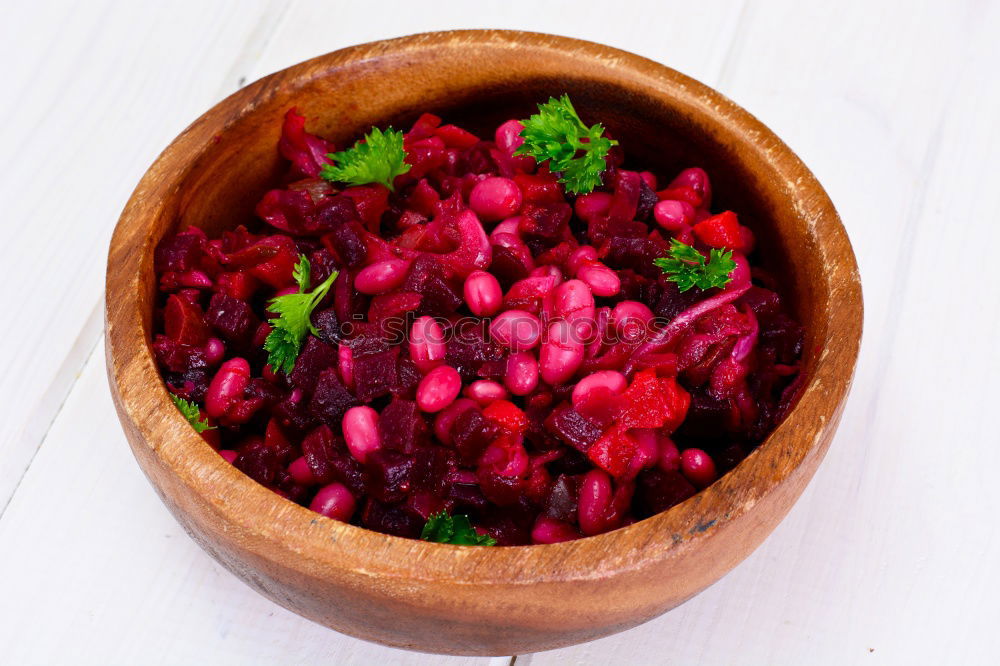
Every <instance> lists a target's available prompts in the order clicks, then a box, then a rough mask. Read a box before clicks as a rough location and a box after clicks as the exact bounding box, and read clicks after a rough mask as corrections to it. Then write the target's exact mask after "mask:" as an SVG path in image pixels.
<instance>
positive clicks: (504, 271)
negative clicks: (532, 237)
mask: <svg viewBox="0 0 1000 666" xmlns="http://www.w3.org/2000/svg"><path fill="white" fill-rule="evenodd" d="M530 272H531V268H530V267H529V265H528V263H526V262H525V260H524V257H523V256H521V254H520V253H519V252H516V251H514V250H512V249H510V248H506V247H503V246H501V245H496V244H494V245H493V261H492V262H491V263H490V273H492V274H493V275H494V276H495V277H496V278H497V280H498V281H499V282H500V284H501V285H502V286H503V287H505V288H506V287H509V286H510V285H511V284H513V283H515V282H517V281H518V280H523V279H524V278H526V277H528V274H529V273H530Z"/></svg>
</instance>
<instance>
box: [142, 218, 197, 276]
mask: <svg viewBox="0 0 1000 666" xmlns="http://www.w3.org/2000/svg"><path fill="white" fill-rule="evenodd" d="M204 247H205V232H204V231H202V230H201V229H197V228H194V227H191V228H190V229H188V230H187V231H182V232H180V233H178V234H174V235H173V236H165V237H164V238H163V239H162V240H161V241H160V242H159V244H158V245H157V246H156V252H155V253H154V255H153V268H154V269H155V270H156V272H157V273H166V272H167V271H171V272H177V273H184V272H187V271H190V270H193V269H195V268H197V267H198V261H199V259H200V258H201V255H202V252H203V250H204Z"/></svg>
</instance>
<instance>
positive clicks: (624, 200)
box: [608, 169, 642, 236]
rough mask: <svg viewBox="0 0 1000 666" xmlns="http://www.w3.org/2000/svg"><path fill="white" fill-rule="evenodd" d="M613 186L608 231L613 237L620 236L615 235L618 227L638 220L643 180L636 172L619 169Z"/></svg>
mask: <svg viewBox="0 0 1000 666" xmlns="http://www.w3.org/2000/svg"><path fill="white" fill-rule="evenodd" d="M613 186H614V193H613V194H612V196H611V208H610V209H609V210H608V231H609V232H610V233H611V235H612V236H616V235H618V234H616V233H615V229H616V227H617V226H618V225H620V224H624V223H627V222H631V221H632V220H634V219H635V218H636V213H637V212H638V209H639V195H640V193H641V188H642V179H641V178H640V177H639V174H638V173H636V172H635V171H626V170H624V169H618V170H616V171H615V175H614V182H613Z"/></svg>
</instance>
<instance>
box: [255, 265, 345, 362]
mask: <svg viewBox="0 0 1000 666" xmlns="http://www.w3.org/2000/svg"><path fill="white" fill-rule="evenodd" d="M309 273H310V268H309V260H308V259H307V258H306V257H305V256H304V255H302V256H301V257H300V258H299V263H297V264H296V265H295V268H294V269H293V270H292V277H294V278H295V282H296V283H297V284H298V285H299V291H298V293H295V294H285V295H284V296H278V297H277V298H272V299H271V301H270V302H269V303H268V305H267V309H268V310H269V311H270V312H273V313H275V314H277V315H278V316H277V317H274V318H272V319H269V320H268V323H269V324H271V327H272V330H271V332H270V333H268V335H267V339H266V340H264V350H265V351H267V354H268V356H267V362H268V363H270V364H271V368H272V369H273V370H274V371H275V372H284V373H285V374H286V375H287V374H289V373H291V372H292V370H293V369H294V368H295V359H297V358H298V357H299V352H301V351H302V342H303V341H304V340H305V337H306V335H307V334H308V333H309V332H312V334H313V335H317V331H316V328H315V327H314V326H313V325H312V321H310V317H311V316H312V311H313V309H315V307H316V306H317V305H318V304H319V302H320V301H322V300H323V297H324V296H326V293H327V292H328V291H330V286H331V285H333V281H334V280H336V279H337V271H334V272H333V273H331V274H330V277H328V278H327V279H325V280H323V283H322V284H320V285H319V286H318V287H316V288H315V289H313V290H312V291H311V292H309V291H307V289H308V288H309Z"/></svg>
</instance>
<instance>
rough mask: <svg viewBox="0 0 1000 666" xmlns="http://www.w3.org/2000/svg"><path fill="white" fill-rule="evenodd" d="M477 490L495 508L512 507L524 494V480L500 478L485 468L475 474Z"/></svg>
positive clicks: (507, 477) (508, 477)
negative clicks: (477, 483) (481, 492)
mask: <svg viewBox="0 0 1000 666" xmlns="http://www.w3.org/2000/svg"><path fill="white" fill-rule="evenodd" d="M476 479H477V480H478V481H479V489H480V490H482V491H483V495H485V496H486V499H487V500H489V501H490V502H492V503H493V504H496V505H497V506H513V505H515V504H517V502H518V500H519V499H520V498H521V495H522V494H523V493H524V487H525V480H524V479H523V478H520V477H516V476H513V477H510V476H501V475H499V474H497V473H496V472H494V471H493V470H492V469H490V468H487V467H480V468H479V470H478V471H477V472H476Z"/></svg>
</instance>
